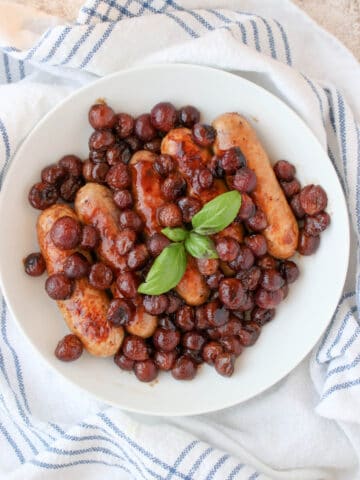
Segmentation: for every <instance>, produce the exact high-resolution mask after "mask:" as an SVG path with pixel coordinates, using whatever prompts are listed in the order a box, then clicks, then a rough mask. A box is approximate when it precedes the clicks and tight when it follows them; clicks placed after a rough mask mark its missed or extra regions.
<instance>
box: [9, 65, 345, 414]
mask: <svg viewBox="0 0 360 480" xmlns="http://www.w3.org/2000/svg"><path fill="white" fill-rule="evenodd" d="M158 69H159V70H161V69H192V70H204V71H209V70H210V71H215V72H216V73H217V74H220V75H224V76H225V77H232V78H234V77H235V78H236V79H237V80H238V81H239V82H240V83H245V84H247V86H249V87H250V88H253V89H255V90H258V89H260V90H262V91H263V93H264V94H265V95H267V96H270V97H272V99H273V100H274V101H275V102H277V103H278V104H280V105H281V106H282V108H285V110H286V113H287V114H288V115H290V116H292V117H294V118H295V119H296V121H300V122H301V123H302V125H303V127H304V128H305V129H306V131H307V134H308V135H309V136H311V137H312V138H313V140H314V141H315V142H316V143H317V144H318V145H319V147H320V148H321V150H322V151H323V153H324V155H325V156H326V158H327V160H328V165H329V167H331V169H332V172H333V174H334V175H335V177H336V180H337V183H338V186H339V188H340V191H341V202H342V204H343V208H342V209H344V213H346V215H344V217H345V219H346V225H344V227H346V228H345V229H344V238H345V239H346V246H345V248H344V249H343V250H344V259H345V260H346V261H345V262H344V264H343V271H342V280H341V285H342V287H341V289H339V295H338V297H337V298H336V301H335V302H333V304H334V307H333V308H332V309H331V310H332V314H331V316H330V317H329V319H328V320H327V322H326V324H325V325H324V328H323V329H322V330H321V333H320V335H319V336H317V339H316V341H315V342H314V343H312V342H311V345H310V346H309V347H307V348H306V349H304V353H303V354H302V355H301V358H300V359H296V362H295V364H294V365H293V366H292V367H291V368H290V370H289V369H288V368H285V370H286V373H283V372H282V373H280V374H279V375H278V376H277V379H276V380H275V381H273V382H272V383H271V385H265V386H264V387H262V388H260V389H259V390H257V392H256V393H255V394H254V393H249V394H248V395H245V396H244V397H243V398H242V399H241V400H240V401H235V402H234V401H230V402H229V403H226V402H224V404H223V406H221V407H220V408H218V407H209V408H205V409H204V408H202V407H201V406H199V407H198V408H194V409H193V410H192V411H191V412H185V413H184V412H182V411H175V412H165V413H164V412H159V411H155V412H154V411H149V410H144V409H141V408H137V407H135V408H133V407H131V406H123V405H120V404H119V403H116V402H114V401H112V400H109V399H107V398H104V397H103V396H102V395H101V394H100V393H95V392H94V391H90V390H88V389H87V388H86V387H85V386H82V385H79V384H77V383H76V381H75V380H73V379H72V378H70V377H68V376H67V375H66V374H65V372H63V371H61V369H58V368H57V367H56V365H54V364H52V363H51V362H50V360H48V359H47V357H46V356H45V355H44V354H43V353H42V352H41V351H40V349H38V347H37V346H36V344H35V343H34V342H33V340H32V339H31V338H30V337H29V336H28V335H27V334H26V332H25V329H24V328H23V327H22V324H21V322H20V320H19V319H18V318H17V316H16V315H15V313H14V310H13V306H12V304H11V302H9V301H8V298H9V297H8V288H7V286H6V285H5V282H4V278H3V269H1V268H0V288H1V290H2V294H3V296H4V299H5V302H6V305H7V307H8V309H9V311H10V313H11V316H12V318H13V319H14V321H15V323H16V325H17V327H18V328H19V330H20V331H21V334H22V335H23V336H24V337H25V338H26V340H27V341H28V343H29V344H30V345H31V347H32V349H33V350H34V351H35V353H36V354H37V355H39V356H40V357H41V358H42V360H43V361H44V362H45V364H46V365H47V366H48V367H49V368H50V369H54V370H55V371H56V372H57V374H59V375H61V377H62V378H64V379H65V380H66V381H67V382H69V384H70V385H74V386H75V387H76V388H78V389H80V391H84V392H86V394H87V395H91V396H92V397H93V398H94V399H96V400H97V401H100V402H102V403H105V404H108V405H112V406H114V407H116V408H121V409H123V410H126V411H129V412H133V413H139V414H144V415H152V416H157V417H179V416H193V415H199V414H206V413H211V412H216V411H221V410H224V409H226V408H230V407H233V406H235V405H239V404H241V403H243V402H246V401H247V400H249V399H252V398H256V397H257V396H259V395H260V394H262V393H263V392H265V391H266V390H268V389H270V388H272V387H274V386H276V385H277V384H278V383H279V382H280V381H281V380H283V379H284V378H286V377H287V376H288V375H289V374H290V373H291V372H292V371H293V370H294V369H295V368H296V367H297V366H298V365H300V363H301V362H302V361H303V360H304V359H305V357H307V356H308V355H309V353H310V352H311V350H313V348H314V347H315V346H316V344H317V342H318V341H319V340H320V339H321V337H322V336H323V334H324V332H325V331H326V329H327V328H328V326H329V324H330V322H331V318H332V317H333V315H334V312H335V310H336V306H337V305H338V303H339V299H340V298H341V294H342V292H343V289H344V285H345V281H346V276H347V272H348V268H349V259H350V220H349V209H348V205H347V202H346V198H345V193H344V191H343V188H342V186H341V182H340V180H339V177H338V175H337V173H336V170H335V167H334V165H333V164H332V162H331V160H330V158H329V156H328V155H327V153H326V151H325V149H324V148H323V146H322V144H321V142H320V141H319V140H318V138H317V137H316V135H315V134H314V132H313V131H312V130H311V129H310V127H309V126H308V125H307V124H306V123H305V121H304V120H303V119H302V118H301V116H300V115H299V114H298V113H297V112H296V111H294V110H293V109H292V108H291V107H290V106H289V105H288V104H287V103H285V101H284V100H282V99H281V98H279V97H278V96H276V95H275V94H274V93H272V92H270V91H268V90H267V89H266V88H264V87H262V86H260V85H258V84H257V83H255V82H253V81H250V80H248V79H246V78H244V77H242V76H241V75H240V74H236V73H232V72H230V71H227V70H223V69H221V68H216V67H213V66H206V65H197V64H190V63H157V64H148V65H143V66H136V67H131V68H127V69H124V70H120V71H117V72H113V73H111V74H109V75H106V76H104V77H101V78H98V79H96V80H94V81H92V82H90V83H88V84H86V85H83V86H82V87H80V88H78V89H76V90H75V91H74V92H71V93H70V94H69V95H66V96H65V98H63V99H62V100H60V101H59V102H58V103H57V104H56V105H55V106H53V107H52V108H51V109H50V110H49V111H48V112H47V113H46V114H45V115H44V116H43V118H42V119H41V120H40V121H39V122H37V123H36V124H35V125H34V126H33V127H32V128H31V129H30V131H29V132H28V133H27V134H26V136H25V137H24V139H23V140H22V141H21V142H20V144H19V146H18V148H17V149H16V151H15V153H14V155H13V158H12V160H11V161H10V164H9V165H8V167H7V168H6V169H5V171H4V177H5V178H4V181H3V184H2V188H1V191H0V218H1V212H2V210H3V208H4V197H5V196H6V192H7V190H8V189H9V188H10V185H11V184H10V181H9V178H10V177H11V172H12V170H13V169H15V168H16V163H17V159H18V158H20V156H21V155H22V152H23V151H25V149H26V146H27V142H28V141H29V139H31V136H32V135H33V134H34V133H35V132H37V131H38V130H40V129H41V128H42V126H43V124H44V123H46V122H47V120H48V118H49V117H51V116H52V115H53V114H54V113H55V112H57V110H59V109H61V108H62V106H63V105H64V104H67V103H68V102H71V100H72V99H73V98H74V97H76V96H77V95H79V94H83V93H84V92H86V91H87V90H91V89H92V88H93V87H94V85H96V86H98V85H99V84H100V85H101V83H105V82H108V81H109V80H110V81H111V80H112V79H113V78H116V77H120V78H121V77H122V76H123V75H127V74H131V73H133V72H137V71H144V70H158ZM337 201H339V198H337ZM0 265H1V262H0Z"/></svg>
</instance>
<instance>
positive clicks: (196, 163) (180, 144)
mask: <svg viewBox="0 0 360 480" xmlns="http://www.w3.org/2000/svg"><path fill="white" fill-rule="evenodd" d="M161 153H164V154H167V155H170V156H171V157H172V158H174V159H175V160H176V162H177V164H178V168H179V172H180V173H181V174H182V175H183V177H184V178H185V180H186V182H187V184H188V189H189V193H190V195H192V196H194V197H196V198H199V199H200V200H201V202H202V203H203V204H205V203H207V202H209V201H210V200H212V199H213V198H215V197H217V196H218V195H220V194H221V193H224V192H226V191H227V188H226V185H225V183H224V182H223V181H222V180H219V179H215V180H214V182H213V184H212V186H211V187H210V188H206V189H201V190H198V189H196V188H194V185H193V181H192V180H193V179H194V176H195V175H196V173H197V172H198V171H199V170H201V169H203V168H206V167H207V166H208V164H209V162H210V159H211V155H210V152H209V150H208V149H207V148H203V147H200V146H199V145H197V144H196V143H195V142H194V140H193V138H192V133H191V130H189V129H188V128H175V129H173V130H171V131H170V132H169V133H168V134H167V135H166V136H165V137H164V138H163V141H162V142H161Z"/></svg>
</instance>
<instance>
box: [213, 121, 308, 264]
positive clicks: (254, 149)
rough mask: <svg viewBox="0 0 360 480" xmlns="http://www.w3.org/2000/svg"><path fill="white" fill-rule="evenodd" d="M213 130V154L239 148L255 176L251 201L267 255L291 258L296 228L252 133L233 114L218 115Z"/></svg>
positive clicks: (247, 125)
mask: <svg viewBox="0 0 360 480" xmlns="http://www.w3.org/2000/svg"><path fill="white" fill-rule="evenodd" d="M213 127H214V128H215V130H216V133H217V136H216V140H215V145H214V150H215V152H216V154H218V155H221V154H223V152H224V151H225V150H228V149H229V148H231V147H240V149H241V151H242V152H243V154H244V156H245V158H246V161H247V165H248V167H249V168H251V169H252V170H254V172H255V174H256V177H257V186H256V188H255V190H254V191H253V193H252V197H253V199H254V202H255V204H256V205H257V206H258V207H260V208H261V209H262V210H263V212H264V213H265V215H266V218H267V221H268V226H267V227H266V228H265V230H263V232H262V233H263V235H264V236H265V238H266V240H267V244H268V251H269V253H270V254H271V255H273V256H274V257H277V258H288V257H291V256H292V255H293V254H294V253H295V250H296V247H297V243H298V235H299V229H298V225H297V222H296V219H295V217H294V215H293V213H292V211H291V209H290V206H289V204H288V203H287V200H286V198H285V195H284V193H283V191H282V189H281V187H280V185H279V183H278V181H277V179H276V177H275V174H274V171H273V169H272V166H271V163H270V160H269V157H268V156H267V153H266V152H265V150H264V148H263V147H262V145H261V143H260V141H259V140H258V138H257V136H256V133H255V131H254V129H253V128H252V127H251V125H250V124H249V122H248V121H247V120H246V119H245V118H244V117H242V116H240V115H239V114H237V113H226V114H224V115H221V116H220V117H218V118H217V119H215V120H214V122H213Z"/></svg>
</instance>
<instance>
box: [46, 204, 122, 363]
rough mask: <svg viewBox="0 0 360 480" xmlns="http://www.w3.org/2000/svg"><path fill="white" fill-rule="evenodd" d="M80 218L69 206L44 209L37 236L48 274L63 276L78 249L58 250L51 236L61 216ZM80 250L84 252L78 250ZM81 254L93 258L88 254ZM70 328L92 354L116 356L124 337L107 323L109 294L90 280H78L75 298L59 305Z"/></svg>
mask: <svg viewBox="0 0 360 480" xmlns="http://www.w3.org/2000/svg"><path fill="white" fill-rule="evenodd" d="M64 216H69V217H72V218H76V219H77V216H76V214H75V212H74V211H73V210H72V209H71V208H70V207H68V206H66V205H60V204H56V205H53V206H52V207H50V208H47V209H46V210H44V211H43V212H42V213H41V215H40V216H39V218H38V221H37V235H38V241H39V245H40V249H41V252H42V254H43V256H44V258H45V262H46V268H47V271H48V273H49V274H50V275H51V274H53V273H59V272H61V271H62V270H63V265H64V262H65V260H66V259H67V257H69V256H70V255H71V254H72V253H74V252H75V250H60V249H58V248H57V247H56V246H55V245H54V243H53V241H52V239H51V236H50V230H51V227H52V226H53V224H54V223H55V221H56V220H57V219H59V218H61V217H64ZM78 251H80V250H78ZM81 253H82V254H83V255H85V256H87V257H88V258H89V254H88V253H87V252H85V251H81ZM57 304H58V306H59V308H60V310H61V313H62V314H63V316H64V319H65V321H66V323H67V325H68V327H69V329H70V330H71V331H72V332H73V333H74V334H75V335H77V336H78V337H79V338H80V340H81V341H82V343H83V345H84V347H85V348H86V350H87V351H88V352H89V353H91V354H92V355H96V356H99V357H107V356H110V355H114V354H115V353H116V352H117V351H118V350H119V348H120V346H121V343H122V341H123V338H124V331H123V329H122V328H121V327H111V326H109V324H108V323H107V321H106V314H107V310H108V307H109V299H108V297H107V296H106V294H105V292H102V291H99V290H96V289H95V288H94V287H92V286H91V285H90V284H89V282H88V280H87V279H86V278H81V279H79V280H75V289H74V293H73V294H72V296H71V298H70V299H68V300H60V301H58V302H57Z"/></svg>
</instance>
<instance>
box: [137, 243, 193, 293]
mask: <svg viewBox="0 0 360 480" xmlns="http://www.w3.org/2000/svg"><path fill="white" fill-rule="evenodd" d="M185 270H186V253H185V247H184V244H183V243H172V244H171V245H169V246H168V247H166V248H164V250H163V251H162V252H161V253H160V255H159V256H158V257H157V258H156V259H155V261H154V263H153V264H152V267H151V269H150V271H149V273H148V274H147V277H146V280H145V282H144V283H142V284H141V285H140V286H139V288H138V292H139V293H145V294H147V295H161V294H162V293H165V292H168V291H169V290H171V289H172V288H174V287H176V285H177V284H178V283H179V282H180V280H181V279H182V277H183V275H184V273H185Z"/></svg>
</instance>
